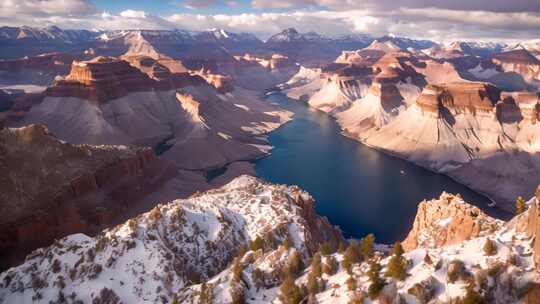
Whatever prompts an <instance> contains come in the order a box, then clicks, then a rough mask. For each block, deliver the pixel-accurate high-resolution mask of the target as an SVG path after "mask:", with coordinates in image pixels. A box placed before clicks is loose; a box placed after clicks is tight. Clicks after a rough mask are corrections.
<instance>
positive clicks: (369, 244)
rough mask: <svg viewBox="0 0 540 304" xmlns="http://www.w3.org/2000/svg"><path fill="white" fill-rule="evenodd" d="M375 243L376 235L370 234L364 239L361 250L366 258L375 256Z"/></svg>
mask: <svg viewBox="0 0 540 304" xmlns="http://www.w3.org/2000/svg"><path fill="white" fill-rule="evenodd" d="M374 244H375V236H374V235H373V234H371V233H370V234H368V235H367V236H366V237H364V238H363V239H362V244H361V250H362V255H363V257H364V260H368V259H370V258H371V257H372V256H373V245H374Z"/></svg>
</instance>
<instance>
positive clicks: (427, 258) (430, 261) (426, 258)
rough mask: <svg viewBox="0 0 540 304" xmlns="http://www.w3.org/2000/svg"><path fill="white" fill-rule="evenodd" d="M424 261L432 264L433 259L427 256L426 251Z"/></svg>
mask: <svg viewBox="0 0 540 304" xmlns="http://www.w3.org/2000/svg"><path fill="white" fill-rule="evenodd" d="M424 263H426V264H428V265H431V264H433V260H431V257H430V256H429V253H427V252H426V255H425V256H424Z"/></svg>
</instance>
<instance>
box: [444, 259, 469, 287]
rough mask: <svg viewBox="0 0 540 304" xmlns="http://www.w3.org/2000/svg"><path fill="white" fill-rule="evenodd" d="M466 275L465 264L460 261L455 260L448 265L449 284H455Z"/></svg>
mask: <svg viewBox="0 0 540 304" xmlns="http://www.w3.org/2000/svg"><path fill="white" fill-rule="evenodd" d="M464 274H465V264H463V262H462V261H460V260H454V261H452V262H450V263H448V272H447V276H448V282H450V283H454V282H456V281H457V280H459V279H460V278H462V277H463V276H464Z"/></svg>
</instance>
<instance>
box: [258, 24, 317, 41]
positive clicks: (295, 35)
mask: <svg viewBox="0 0 540 304" xmlns="http://www.w3.org/2000/svg"><path fill="white" fill-rule="evenodd" d="M311 36H313V34H312V35H311ZM302 40H306V38H305V37H304V36H303V35H302V34H300V33H299V32H298V31H297V30H296V29H294V28H292V27H291V28H288V29H285V30H283V31H282V32H280V33H278V34H275V35H274V36H272V37H270V38H268V40H267V41H266V43H282V42H293V41H302Z"/></svg>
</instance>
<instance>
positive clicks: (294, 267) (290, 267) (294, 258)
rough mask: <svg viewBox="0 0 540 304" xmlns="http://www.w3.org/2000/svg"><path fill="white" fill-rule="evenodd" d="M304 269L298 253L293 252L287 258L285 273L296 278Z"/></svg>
mask: <svg viewBox="0 0 540 304" xmlns="http://www.w3.org/2000/svg"><path fill="white" fill-rule="evenodd" d="M303 269H304V262H303V261H302V257H301V256H300V253H299V252H298V251H296V250H295V251H293V253H292V255H291V256H290V257H289V262H288V263H287V266H286V272H287V273H289V274H291V275H293V276H297V275H298V274H300V272H301V271H302V270H303Z"/></svg>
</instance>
